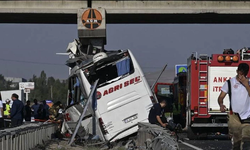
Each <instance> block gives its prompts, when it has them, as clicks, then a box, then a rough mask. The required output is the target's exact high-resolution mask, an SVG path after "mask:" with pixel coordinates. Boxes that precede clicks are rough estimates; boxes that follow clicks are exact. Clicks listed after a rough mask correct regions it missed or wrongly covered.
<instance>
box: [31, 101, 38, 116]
mask: <svg viewBox="0 0 250 150" xmlns="http://www.w3.org/2000/svg"><path fill="white" fill-rule="evenodd" d="M34 103H35V104H33V105H32V106H31V109H32V111H33V113H34V118H35V119H39V114H38V109H39V107H40V105H39V104H38V102H37V99H34Z"/></svg>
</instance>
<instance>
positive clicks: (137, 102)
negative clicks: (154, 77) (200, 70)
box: [62, 50, 155, 142]
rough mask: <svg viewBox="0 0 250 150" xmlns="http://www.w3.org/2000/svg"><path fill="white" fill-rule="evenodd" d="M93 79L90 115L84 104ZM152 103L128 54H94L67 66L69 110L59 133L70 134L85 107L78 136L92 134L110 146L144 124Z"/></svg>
mask: <svg viewBox="0 0 250 150" xmlns="http://www.w3.org/2000/svg"><path fill="white" fill-rule="evenodd" d="M71 53H72V52H71ZM72 59H74V60H76V58H75V57H73V58H72ZM97 79H98V80H99V81H98V84H97V89H96V99H97V102H96V103H93V104H92V105H95V106H94V111H91V107H92V106H90V105H89V106H88V105H86V100H87V98H88V95H89V93H90V91H91V85H92V84H93V83H94V82H95V81H96V80H97ZM153 102H155V99H154V98H153V94H152V92H151V89H150V87H149V85H148V83H147V81H146V79H145V77H144V74H143V72H142V70H141V68H140V66H139V64H138V62H137V61H136V59H135V57H134V56H133V54H132V53H131V51H130V50H118V51H104V52H99V53H96V54H95V55H93V57H92V58H89V57H88V59H87V60H84V61H81V60H76V61H75V62H74V65H73V66H71V69H70V77H69V94H68V105H69V106H68V107H67V109H66V111H65V116H66V117H65V121H64V123H63V127H62V133H66V132H67V131H68V132H69V133H70V132H72V130H74V127H75V123H76V122H77V121H78V119H79V117H80V115H81V113H82V112H83V108H84V107H89V109H88V110H87V114H86V115H85V116H84V118H83V120H82V122H81V127H82V132H81V133H79V134H82V135H81V136H85V135H87V134H92V135H93V134H96V135H98V136H99V138H100V139H101V140H103V141H111V142H112V141H115V140H118V139H121V138H124V137H127V136H129V135H131V134H133V133H136V132H137V130H138V126H137V125H138V122H148V113H149V110H150V108H151V107H152V105H153ZM93 120H94V121H93ZM93 124H96V126H95V127H94V128H95V129H96V130H95V131H94V130H93Z"/></svg>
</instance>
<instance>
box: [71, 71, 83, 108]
mask: <svg viewBox="0 0 250 150" xmlns="http://www.w3.org/2000/svg"><path fill="white" fill-rule="evenodd" d="M68 87H69V89H68V90H69V94H68V105H72V104H74V103H77V102H79V103H80V104H81V105H82V106H83V105H84V102H85V100H86V98H87V96H86V94H85V92H82V90H81V88H80V80H79V79H78V77H76V76H73V77H70V79H69V86H68Z"/></svg>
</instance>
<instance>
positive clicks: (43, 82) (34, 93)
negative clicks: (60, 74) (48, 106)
mask: <svg viewBox="0 0 250 150" xmlns="http://www.w3.org/2000/svg"><path fill="white" fill-rule="evenodd" d="M29 81H30V82H35V89H34V90H31V92H30V94H29V99H30V100H31V102H33V100H34V99H35V98H36V99H37V100H38V101H42V100H52V101H53V102H54V103H55V102H57V101H61V102H62V103H63V104H66V102H67V92H68V86H67V85H68V84H67V80H63V81H60V80H59V79H55V78H54V77H48V78H47V76H46V73H45V72H44V71H42V72H41V74H40V76H39V77H36V76H35V75H33V78H32V79H30V80H29Z"/></svg>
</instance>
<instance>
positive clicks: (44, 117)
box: [0, 93, 63, 129]
mask: <svg viewBox="0 0 250 150" xmlns="http://www.w3.org/2000/svg"><path fill="white" fill-rule="evenodd" d="M11 100H12V105H11V106H10V103H11ZM11 100H9V99H7V100H5V103H3V102H2V100H0V129H4V128H9V127H17V126H20V125H22V124H23V123H24V122H31V121H32V120H31V118H32V117H34V120H35V121H37V122H45V121H57V122H61V121H62V118H63V117H62V110H63V105H62V103H61V102H60V101H58V102H56V103H55V104H54V105H53V106H52V107H49V105H48V104H47V103H46V100H44V101H38V100H37V99H34V100H33V104H32V105H31V101H30V100H28V101H26V103H25V104H24V103H23V102H22V101H21V100H19V96H18V95H17V94H15V93H13V94H12V96H11Z"/></svg>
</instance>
